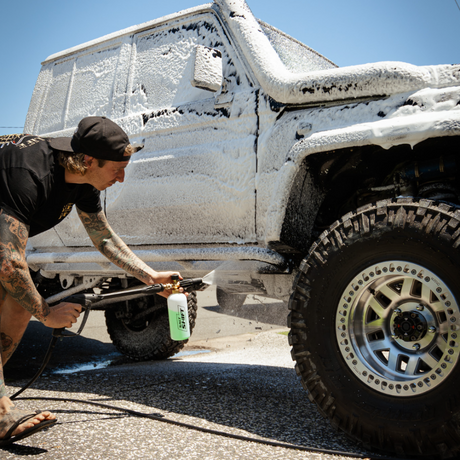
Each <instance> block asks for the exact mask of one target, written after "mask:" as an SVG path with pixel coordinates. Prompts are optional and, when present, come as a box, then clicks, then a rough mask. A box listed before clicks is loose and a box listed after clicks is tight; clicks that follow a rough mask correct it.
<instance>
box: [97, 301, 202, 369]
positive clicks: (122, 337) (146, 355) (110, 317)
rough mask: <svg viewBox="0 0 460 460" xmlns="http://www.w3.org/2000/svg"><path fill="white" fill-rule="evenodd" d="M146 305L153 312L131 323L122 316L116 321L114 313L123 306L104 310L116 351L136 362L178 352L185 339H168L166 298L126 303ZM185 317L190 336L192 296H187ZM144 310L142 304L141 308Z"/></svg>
mask: <svg viewBox="0 0 460 460" xmlns="http://www.w3.org/2000/svg"><path fill="white" fill-rule="evenodd" d="M139 301H142V302H146V303H147V308H150V307H152V306H158V308H157V309H155V311H154V312H153V313H151V314H150V315H149V316H147V317H146V318H145V319H144V320H143V321H142V322H138V323H136V324H131V323H129V322H128V321H127V320H124V319H123V318H122V317H121V318H117V310H120V309H123V308H125V306H124V303H122V302H120V303H118V304H114V305H113V306H111V307H110V308H109V309H107V310H106V311H105V322H106V325H107V331H108V333H109V335H110V338H111V339H112V342H113V344H114V345H115V347H116V348H117V350H118V351H119V352H120V353H122V354H124V355H126V356H128V357H129V358H131V359H134V360H136V361H148V360H159V359H166V358H169V357H171V356H173V355H175V354H176V353H178V352H179V351H180V350H181V349H182V348H183V347H184V345H185V344H186V343H187V342H188V340H184V341H180V342H178V341H175V340H172V339H171V337H170V333H169V320H168V310H167V305H166V299H165V298H164V297H161V296H159V295H153V296H146V297H143V298H142V299H135V300H131V301H130V302H139ZM187 304H188V315H189V323H190V333H192V331H193V328H194V327H195V321H196V314H197V301H196V293H195V292H191V293H189V295H188V301H187ZM143 307H144V308H145V305H143Z"/></svg>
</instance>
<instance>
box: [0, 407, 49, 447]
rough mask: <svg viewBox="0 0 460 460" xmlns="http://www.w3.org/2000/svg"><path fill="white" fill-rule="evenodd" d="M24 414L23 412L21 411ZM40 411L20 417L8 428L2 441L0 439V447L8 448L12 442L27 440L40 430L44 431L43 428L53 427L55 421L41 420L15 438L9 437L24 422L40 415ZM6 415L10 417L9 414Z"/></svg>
mask: <svg viewBox="0 0 460 460" xmlns="http://www.w3.org/2000/svg"><path fill="white" fill-rule="evenodd" d="M21 412H24V411H21ZM40 413H41V412H40V411H36V412H33V413H29V414H26V415H23V416H22V417H20V418H19V419H18V420H16V421H15V422H14V423H13V424H12V425H11V427H10V429H9V430H8V431H7V433H6V435H5V437H4V438H3V439H0V447H5V446H9V445H10V444H13V442H16V441H19V440H20V439H24V438H27V437H28V436H31V435H32V434H35V433H38V432H39V431H41V430H44V429H45V428H49V427H51V426H52V425H54V424H55V423H56V422H57V420H56V419H51V420H43V421H41V422H40V423H37V424H36V425H34V426H32V427H30V428H27V429H26V430H24V431H23V432H22V433H19V434H17V435H16V436H11V433H13V431H14V430H15V429H16V428H17V427H18V426H19V425H21V423H24V422H26V421H27V420H29V419H31V418H33V417H35V416H36V415H38V414H40ZM7 415H11V414H10V413H9V414H7Z"/></svg>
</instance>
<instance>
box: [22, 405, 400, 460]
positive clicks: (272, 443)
mask: <svg viewBox="0 0 460 460" xmlns="http://www.w3.org/2000/svg"><path fill="white" fill-rule="evenodd" d="M18 399H20V400H27V399H29V400H37V401H38V400H43V401H63V402H74V403H80V404H90V405H92V406H98V407H103V408H105V409H112V410H117V411H120V412H126V413H128V414H130V415H133V416H135V417H143V418H149V419H151V420H156V421H158V422H165V423H169V424H171V425H176V426H180V427H183V428H188V429H190V430H195V431H200V432H202V433H209V434H214V435H218V436H224V437H226V438H232V439H237V440H239V441H249V442H255V443H257V444H263V445H268V446H273V447H283V448H285V449H293V450H300V451H303V452H313V453H320V454H327V455H342V456H346V457H353V458H363V459H368V460H402V459H397V458H395V457H382V456H380V455H378V456H369V455H363V454H356V453H353V452H342V451H339V450H332V449H320V448H316V447H304V446H298V445H296V444H288V443H284V442H277V441H269V440H266V439H257V438H251V437H249V436H242V435H239V434H233V433H227V432H226V431H219V430H212V429H210V428H204V427H200V426H195V425H191V424H189V423H184V422H179V421H177V420H171V419H168V418H165V417H164V416H163V415H161V414H158V415H154V414H145V413H143V412H137V411H134V410H132V409H126V408H124V407H116V406H111V405H109V404H102V403H98V402H94V401H84V400H82V399H71V398H50V397H32V398H18Z"/></svg>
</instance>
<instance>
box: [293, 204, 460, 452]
mask: <svg viewBox="0 0 460 460" xmlns="http://www.w3.org/2000/svg"><path fill="white" fill-rule="evenodd" d="M459 244H460V211H459V209H458V208H457V207H455V206H451V205H449V204H446V203H435V202H432V201H429V200H422V199H420V200H417V199H412V198H399V199H394V200H391V199H389V200H383V201H381V202H378V203H376V204H370V205H366V206H364V207H362V208H360V209H358V210H357V211H355V212H350V213H348V214H346V215H345V216H343V217H342V218H341V219H340V220H339V221H337V222H335V223H334V224H333V225H332V226H331V227H330V228H329V229H328V230H327V231H325V232H324V233H323V234H322V235H321V236H320V238H319V239H318V241H317V242H316V243H315V244H314V245H313V246H312V248H311V249H310V251H309V254H308V256H307V257H306V258H305V259H304V261H303V262H302V263H301V266H300V270H299V274H298V276H297V278H296V281H295V284H294V291H293V294H292V296H291V299H290V302H289V309H290V310H291V312H290V313H289V319H288V326H289V327H290V328H291V331H290V333H289V343H290V345H291V346H292V351H291V354H292V358H293V360H295V361H296V366H295V368H296V372H297V374H298V375H299V376H300V377H301V380H302V384H303V386H304V388H305V389H306V390H307V391H308V397H309V399H310V400H311V401H312V402H315V403H316V404H317V406H318V408H319V410H320V412H321V413H322V414H323V415H324V416H325V417H326V418H328V419H329V420H330V422H331V423H332V425H333V426H334V427H335V428H337V429H338V430H341V431H343V432H345V433H346V434H347V435H349V436H350V437H351V438H353V439H354V440H357V441H360V442H361V443H363V445H364V446H365V447H368V448H374V449H381V450H383V451H386V452H392V453H396V454H397V455H398V456H403V455H404V456H409V457H415V458H422V457H429V458H451V457H455V456H456V455H458V454H459V453H460V391H459V386H460V364H459V362H458V361H459V347H460V338H459V337H460V333H459V332H458V331H459V330H460V327H459V326H460V312H459V301H460V256H459V249H458V245H459ZM398 277H399V278H398ZM398 280H399V281H398ZM391 283H393V285H392V284H391ZM379 286H380V287H379ZM388 286H394V292H393V290H390V288H389V287H388ZM415 286H418V288H417V289H418V290H417V289H415ZM409 287H410V290H409ZM391 289H393V288H391ZM384 292H386V294H387V295H383V294H382V293H384ZM385 299H386V300H385ZM377 300H378V302H379V303H378V304H377ZM380 302H381V303H382V305H383V307H382V306H381V304H380ZM385 305H386V307H385ZM373 306H374V307H373ZM395 306H397V307H398V308H399V310H402V311H403V312H402V313H400V312H399V310H398V309H396V308H395ZM417 306H418V308H417ZM373 308H375V311H376V312H378V314H379V315H380V316H379V315H377V314H375V312H374V310H373ZM394 310H396V311H394ZM411 315H413V318H411ZM405 321H406V322H405ZM411 321H413V323H411ZM409 324H413V325H414V328H411V327H407V326H408V325H409ZM401 325H403V326H404V328H406V329H408V330H409V329H410V330H414V331H416V330H417V328H419V329H420V330H421V335H420V336H416V335H414V336H413V337H411V334H412V332H409V336H407V337H406V336H404V335H403V334H402V333H401V328H400V326H401ZM398 334H399V336H398ZM414 334H415V333H414ZM457 336H458V337H457ZM401 337H402V338H401ZM412 339H414V340H412ZM406 340H407V341H406ZM417 344H418V345H417ZM420 344H421V345H422V346H421V348H420V349H414V347H415V348H416V347H418V346H419V345H420ZM383 345H385V346H386V347H387V350H386V351H385V350H384V351H385V353H386V355H387V357H388V361H387V362H386V361H385V359H386V358H385V357H382V356H383V355H382V353H383V352H382V351H381V350H380V351H378V350H379V347H382V346H383ZM430 347H432V349H430ZM373 350H375V351H374V352H373ZM430 350H435V351H430ZM377 351H378V352H377ZM379 353H380V354H379ZM385 353H383V354H385ZM392 353H393V356H397V357H398V359H399V361H398V363H397V364H395V361H393V360H392V359H391V356H392ZM430 353H432V354H433V355H434V358H433V356H431V354H430ZM420 358H421V359H420ZM401 360H402V361H401ZM404 361H405V367H404ZM424 361H427V362H428V364H426V363H425V362H424ZM416 363H417V365H415V364H416ZM398 366H399V367H398ZM409 368H410V369H409Z"/></svg>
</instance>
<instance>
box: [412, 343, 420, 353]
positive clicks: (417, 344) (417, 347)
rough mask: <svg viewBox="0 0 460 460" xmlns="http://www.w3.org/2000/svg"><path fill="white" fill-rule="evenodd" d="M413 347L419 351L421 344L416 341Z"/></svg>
mask: <svg viewBox="0 0 460 460" xmlns="http://www.w3.org/2000/svg"><path fill="white" fill-rule="evenodd" d="M412 348H413V349H414V350H415V351H418V350H420V344H419V343H414V344H413V345H412Z"/></svg>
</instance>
